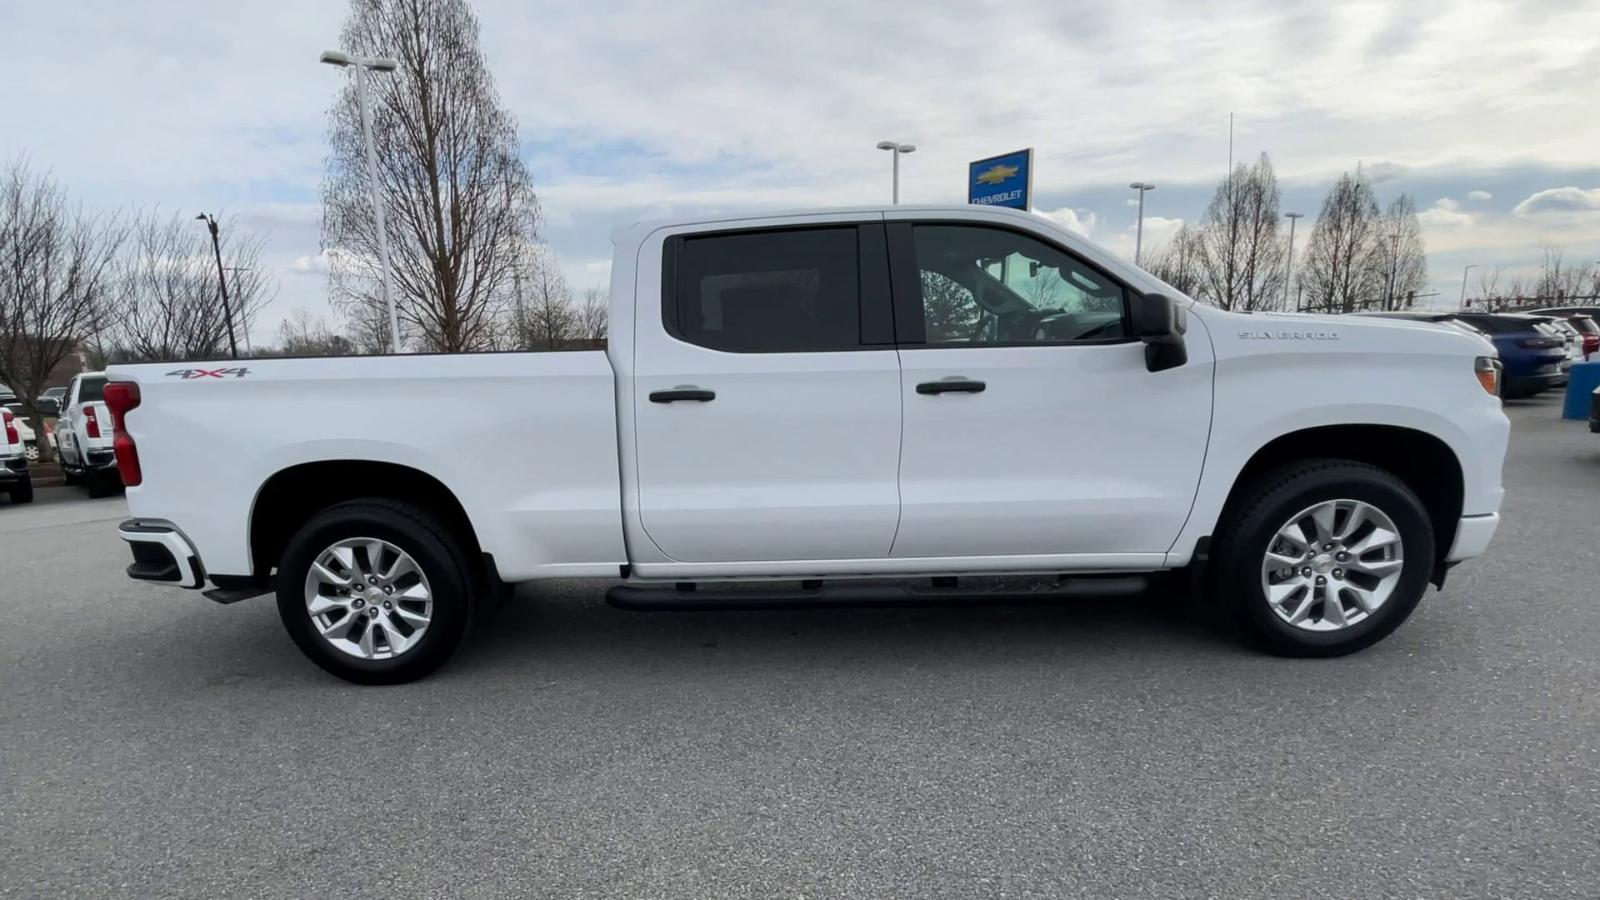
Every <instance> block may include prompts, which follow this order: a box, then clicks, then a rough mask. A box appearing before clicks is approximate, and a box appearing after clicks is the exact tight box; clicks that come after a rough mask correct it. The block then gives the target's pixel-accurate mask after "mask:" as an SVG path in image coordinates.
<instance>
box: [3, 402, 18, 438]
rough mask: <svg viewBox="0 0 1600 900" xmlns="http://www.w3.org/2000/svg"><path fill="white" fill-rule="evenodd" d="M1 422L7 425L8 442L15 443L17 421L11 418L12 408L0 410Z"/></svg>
mask: <svg viewBox="0 0 1600 900" xmlns="http://www.w3.org/2000/svg"><path fill="white" fill-rule="evenodd" d="M0 422H4V423H5V425H6V443H7V444H15V443H16V442H17V441H18V438H17V423H16V422H13V421H12V420H11V412H10V410H0Z"/></svg>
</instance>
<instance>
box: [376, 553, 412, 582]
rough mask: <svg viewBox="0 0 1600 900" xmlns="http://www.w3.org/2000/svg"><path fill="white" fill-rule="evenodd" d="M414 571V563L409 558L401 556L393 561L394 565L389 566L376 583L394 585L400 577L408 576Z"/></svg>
mask: <svg viewBox="0 0 1600 900" xmlns="http://www.w3.org/2000/svg"><path fill="white" fill-rule="evenodd" d="M415 571H417V564H416V562H414V561H413V560H412V559H411V557H409V556H407V555H405V554H401V555H400V556H399V557H397V558H396V559H395V561H394V563H393V564H392V565H390V566H389V569H388V571H386V572H384V573H383V574H382V575H379V576H378V581H379V582H380V583H382V584H394V583H395V582H396V581H398V580H399V579H400V578H401V577H402V576H405V575H409V574H411V573H412V572H415Z"/></svg>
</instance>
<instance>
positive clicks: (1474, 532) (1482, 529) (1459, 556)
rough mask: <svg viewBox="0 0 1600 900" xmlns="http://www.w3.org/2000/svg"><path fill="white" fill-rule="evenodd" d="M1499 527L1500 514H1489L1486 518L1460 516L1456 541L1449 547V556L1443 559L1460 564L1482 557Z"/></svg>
mask: <svg viewBox="0 0 1600 900" xmlns="http://www.w3.org/2000/svg"><path fill="white" fill-rule="evenodd" d="M1499 527H1500V514H1499V513H1489V514H1488V515H1486V516H1462V517H1461V520H1460V522H1458V523H1457V524H1456V541H1455V544H1453V545H1452V546H1451V547H1450V555H1449V556H1446V557H1445V561H1446V562H1460V561H1461V560H1463V559H1471V558H1473V557H1474V556H1482V555H1483V551H1485V550H1487V549H1489V542H1490V541H1491V540H1493V539H1494V533H1495V530H1496V529H1498V528H1499Z"/></svg>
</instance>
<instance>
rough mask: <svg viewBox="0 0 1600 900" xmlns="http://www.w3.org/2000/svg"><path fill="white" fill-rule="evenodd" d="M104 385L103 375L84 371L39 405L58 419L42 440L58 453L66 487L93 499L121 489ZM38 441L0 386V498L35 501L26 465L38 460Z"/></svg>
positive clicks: (46, 395) (12, 398)
mask: <svg viewBox="0 0 1600 900" xmlns="http://www.w3.org/2000/svg"><path fill="white" fill-rule="evenodd" d="M105 386H106V376H105V373H103V372H85V373H83V374H81V375H78V376H76V377H74V378H73V379H72V381H71V383H70V384H68V385H66V386H65V387H59V388H50V389H49V390H47V391H45V392H44V394H43V395H41V396H40V397H39V400H38V403H39V407H40V412H41V413H43V414H44V415H47V416H48V415H54V416H56V424H55V430H54V431H49V432H47V433H46V434H45V435H44V440H46V441H49V443H50V445H51V446H52V447H54V448H55V451H56V458H57V459H58V460H59V461H60V463H61V474H62V476H63V477H64V478H65V479H66V482H67V483H68V484H81V485H83V486H84V487H86V488H87V489H88V491H89V496H91V497H103V496H106V495H108V494H112V493H115V492H116V491H118V490H120V489H121V488H122V480H121V477H120V476H119V475H118V474H117V461H116V457H115V454H114V453H113V451H112V449H111V415H110V412H109V411H108V410H107V409H106V405H105V400H104V396H105ZM39 441H40V437H39V435H37V434H35V433H34V431H33V428H32V426H31V425H29V424H28V421H27V417H26V416H25V415H24V413H23V410H22V405H21V404H20V403H19V402H17V398H16V395H15V394H14V393H12V392H11V391H10V390H9V389H8V388H6V387H5V386H4V385H0V493H8V494H9V495H10V497H11V502H13V503H27V502H29V501H31V500H32V499H33V476H32V473H31V472H30V471H29V468H28V466H29V464H30V463H32V462H36V461H38V459H39V454H40V444H39Z"/></svg>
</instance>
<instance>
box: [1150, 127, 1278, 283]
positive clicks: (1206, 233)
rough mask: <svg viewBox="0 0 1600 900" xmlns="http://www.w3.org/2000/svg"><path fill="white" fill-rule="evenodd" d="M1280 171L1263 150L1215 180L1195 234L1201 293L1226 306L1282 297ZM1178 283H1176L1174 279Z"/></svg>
mask: <svg viewBox="0 0 1600 900" xmlns="http://www.w3.org/2000/svg"><path fill="white" fill-rule="evenodd" d="M1279 196H1280V191H1279V190H1278V176H1277V174H1276V173H1274V172H1273V169H1272V161H1271V160H1270V159H1268V158H1267V155H1266V154H1265V153H1263V154H1261V156H1260V158H1259V159H1257V160H1256V162H1255V164H1254V165H1245V164H1244V163H1240V164H1239V165H1238V166H1237V167H1235V168H1234V171H1233V173H1232V174H1231V176H1230V177H1228V178H1226V179H1224V180H1223V181H1222V183H1221V184H1218V185H1217V190H1216V193H1214V194H1213V195H1212V197H1211V202H1210V204H1208V205H1207V206H1206V211H1205V215H1204V216H1203V217H1202V218H1201V220H1200V226H1199V229H1198V230H1197V232H1196V234H1195V242H1194V249H1196V250H1197V251H1198V252H1199V255H1200V259H1199V270H1200V274H1201V276H1202V277H1201V280H1200V283H1199V285H1198V287H1199V290H1200V293H1201V296H1202V297H1203V299H1205V300H1207V301H1209V302H1210V303H1213V304H1215V305H1216V306H1220V307H1222V308H1223V309H1276V308H1277V307H1279V306H1281V305H1282V302H1283V254H1284V247H1285V242H1284V239H1283V238H1282V237H1281V236H1280V235H1279V233H1278V222H1279V218H1280V217H1279V215H1278V201H1279ZM1174 286H1176V285H1174Z"/></svg>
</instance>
